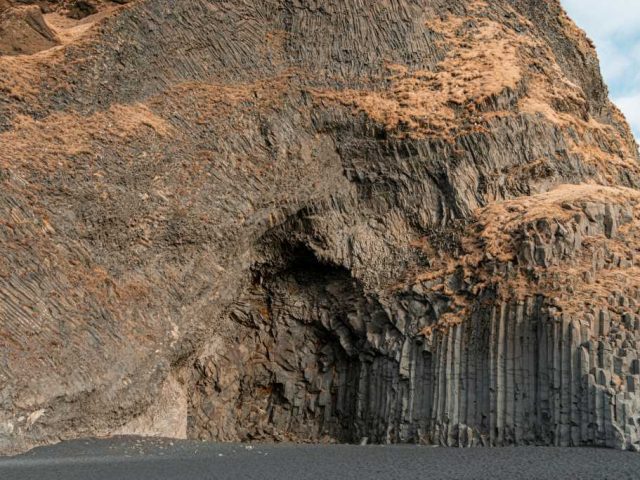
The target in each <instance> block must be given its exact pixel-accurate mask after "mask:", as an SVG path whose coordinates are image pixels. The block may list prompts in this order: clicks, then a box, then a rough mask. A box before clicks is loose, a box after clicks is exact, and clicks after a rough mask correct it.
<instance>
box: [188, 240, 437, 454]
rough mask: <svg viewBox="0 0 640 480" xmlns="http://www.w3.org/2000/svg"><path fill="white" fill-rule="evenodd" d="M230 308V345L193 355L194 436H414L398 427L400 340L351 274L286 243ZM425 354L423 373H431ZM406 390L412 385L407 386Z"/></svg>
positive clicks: (326, 438)
mask: <svg viewBox="0 0 640 480" xmlns="http://www.w3.org/2000/svg"><path fill="white" fill-rule="evenodd" d="M281 259H284V260H280V261H278V262H273V263H271V264H269V265H267V266H265V267H263V268H260V269H258V270H257V271H255V276H254V282H253V285H252V287H251V288H250V289H249V291H248V292H247V293H246V295H244V296H243V298H242V299H240V300H239V301H238V302H236V304H235V305H234V306H233V308H232V309H231V311H230V312H229V318H230V319H231V320H232V321H233V322H234V325H235V326H236V327H237V332H236V334H235V338H234V340H233V341H230V342H218V343H214V344H212V345H211V346H210V348H209V349H208V351H206V352H205V353H204V354H203V355H202V356H201V357H200V358H199V360H198V361H197V362H196V364H195V368H194V370H193V374H194V378H193V384H194V387H193V389H192V393H191V398H190V415H189V433H190V436H191V437H195V438H200V439H207V440H218V441H238V440H240V441H247V440H283V441H286V440H289V441H339V442H357V441H360V439H361V438H362V437H368V438H369V439H370V441H372V442H387V441H398V440H400V437H404V438H413V439H415V440H417V439H418V438H417V437H419V436H420V435H419V432H417V431H412V432H408V431H404V432H400V431H399V430H401V429H403V428H404V429H405V430H406V429H414V430H415V429H419V424H415V425H408V426H406V427H402V426H399V425H400V423H401V422H396V421H394V419H399V417H400V416H401V415H402V414H403V412H401V411H400V410H401V409H402V402H399V401H398V399H399V398H400V397H401V396H402V395H401V393H402V392H401V389H402V388H405V387H406V385H407V384H408V382H406V381H405V380H406V379H403V378H402V377H401V375H400V373H401V368H399V367H400V357H399V355H400V352H401V351H402V347H403V342H404V337H403V335H402V334H401V333H400V331H399V330H398V329H397V327H396V326H394V325H393V323H392V322H391V321H390V319H389V316H388V314H387V313H386V312H385V311H384V309H383V307H382V306H381V305H380V303H379V302H378V301H377V300H375V299H373V298H370V297H368V296H367V295H366V294H365V292H364V291H363V288H362V286H361V285H360V284H359V283H358V281H356V280H354V279H353V278H352V277H351V275H350V274H349V272H348V271H347V270H346V269H344V268H342V267H338V266H336V265H330V264H326V263H322V262H320V261H319V260H318V259H317V258H316V257H315V255H314V254H313V253H312V252H311V251H310V250H308V249H306V248H304V247H301V246H296V247H291V246H288V247H286V248H285V249H284V250H283V254H282V255H281ZM429 362H430V355H429V354H427V353H425V354H424V355H421V362H419V363H420V364H421V365H420V367H421V368H420V372H419V373H420V374H425V375H426V374H428V372H430V371H431V369H430V365H429V364H428V363H429ZM407 388H408V387H407Z"/></svg>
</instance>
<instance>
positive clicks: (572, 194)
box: [0, 0, 640, 453]
mask: <svg viewBox="0 0 640 480" xmlns="http://www.w3.org/2000/svg"><path fill="white" fill-rule="evenodd" d="M24 3H33V4H37V5H38V6H39V7H40V8H41V11H44V12H45V13H44V16H41V14H40V13H39V12H38V11H37V8H38V7H37V6H34V5H22V4H24ZM72 3H73V2H45V1H42V2H8V1H7V0H4V5H5V7H4V10H3V11H2V12H1V13H0V54H2V56H0V86H1V88H0V212H1V214H0V451H2V452H4V453H12V452H18V451H23V450H25V449H27V448H30V447H32V446H34V445H38V444H43V443H48V442H54V441H59V440H61V439H69V438H75V437H80V436H89V435H110V434H120V433H135V434H148V435H165V436H176V437H180V436H189V437H192V438H199V439H209V440H221V441H247V440H264V441H271V440H288V441H305V442H306V441H310V442H312V441H313V442H315V441H329V442H331V441H340V442H351V441H359V440H360V439H361V438H362V437H368V438H369V440H370V441H372V442H379V443H387V442H419V443H435V444H443V445H461V446H476V445H521V444H541V445H562V446H578V445H598V446H608V447H615V448H626V449H640V438H639V435H640V425H639V421H640V383H639V382H640V357H639V354H640V314H639V311H638V310H639V306H638V305H639V302H640V275H639V273H640V270H639V268H640V265H639V263H638V262H639V261H640V260H639V259H638V258H637V253H638V251H639V249H640V191H639V190H638V188H639V187H640V166H639V164H638V160H639V159H638V149H637V145H636V144H635V141H634V139H633V137H632V135H631V133H630V131H629V128H628V126H627V124H626V122H625V120H624V118H623V117H622V115H621V113H620V112H619V111H618V110H617V109H616V108H615V107H614V106H613V105H612V104H611V103H610V101H609V100H608V96H607V89H606V86H605V85H604V84H603V81H602V78H601V76H600V73H599V67H598V60H597V57H596V54H595V51H594V49H593V46H592V45H591V43H590V41H589V40H588V39H587V38H586V36H585V35H584V34H583V33H582V32H581V31H580V30H579V29H577V28H576V26H575V25H574V24H573V23H572V22H571V20H570V19H568V18H567V16H566V15H565V13H564V12H563V10H562V8H561V7H560V5H559V2H558V1H557V0H545V1H532V0H491V1H481V0H474V1H469V0H380V1H375V2H362V1H359V0H230V1H226V2H219V1H214V0H189V1H178V2H176V1H174V0H137V1H132V2H107V1H104V2H89V3H90V4H91V5H92V7H93V8H94V9H95V12H97V13H95V14H91V15H89V16H87V17H86V18H81V19H79V18H78V17H81V16H82V15H76V14H74V13H73V12H74V11H75V10H73V8H72V7H73V6H72V5H71V4H72ZM76 3H77V2H76ZM124 3H127V4H126V5H120V4H124ZM2 4H3V3H2V0H0V5H2ZM34 9H36V10H34ZM0 10H2V8H1V7H0ZM7 18H9V19H23V20H21V21H20V22H18V21H17V20H11V21H10V22H11V23H10V25H11V28H18V29H21V32H22V33H21V34H20V35H16V34H12V33H10V34H8V35H9V37H7V34H5V33H4V32H6V31H7V30H3V28H5V27H4V25H7V23H5V22H6V20H5V19H7ZM24 19H26V20H24ZM41 19H42V20H41ZM36 34H37V35H36ZM38 35H39V36H38ZM7 38H10V42H9V43H7ZM42 39H44V40H42ZM5 45H9V47H7V48H5Z"/></svg>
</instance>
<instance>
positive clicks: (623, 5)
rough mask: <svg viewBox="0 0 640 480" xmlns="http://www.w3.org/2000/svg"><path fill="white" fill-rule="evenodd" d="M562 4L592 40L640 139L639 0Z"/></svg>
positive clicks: (583, 0)
mask: <svg viewBox="0 0 640 480" xmlns="http://www.w3.org/2000/svg"><path fill="white" fill-rule="evenodd" d="M562 4H563V5H564V7H565V8H566V10H567V11H568V12H569V15H570V16H571V18H573V20H574V21H575V22H576V23H577V24H578V25H579V26H580V27H582V28H583V29H584V30H585V31H586V32H587V35H589V37H591V39H592V40H593V41H594V42H595V44H596V48H597V49H598V56H599V57H600V63H601V66H602V74H603V76H604V78H605V81H606V82H607V83H608V84H609V87H610V90H611V95H612V97H613V98H614V99H615V100H614V101H615V102H616V104H617V105H618V106H619V107H620V109H621V110H622V111H623V113H624V114H625V116H626V117H627V120H628V121H629V123H630V124H631V127H632V128H633V130H634V133H635V135H636V138H638V139H640V0H562ZM639 143H640V142H639Z"/></svg>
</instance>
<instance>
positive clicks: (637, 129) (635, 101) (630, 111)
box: [614, 92, 640, 143]
mask: <svg viewBox="0 0 640 480" xmlns="http://www.w3.org/2000/svg"><path fill="white" fill-rule="evenodd" d="M614 101H615V102H616V105H618V106H619V107H620V109H621V110H622V111H623V112H624V114H625V116H626V117H627V120H628V121H629V123H630V124H631V127H632V128H633V130H634V133H635V135H636V138H638V139H640V92H638V93H636V94H634V95H631V96H629V97H622V98H616V99H615V100H614ZM639 143H640V142H639Z"/></svg>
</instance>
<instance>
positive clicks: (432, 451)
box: [0, 438, 640, 480]
mask: <svg viewBox="0 0 640 480" xmlns="http://www.w3.org/2000/svg"><path fill="white" fill-rule="evenodd" d="M0 478H1V479H2V480H14V479H16V480H17V479H20V480H28V479H38V480H53V479H66V480H89V479H92V480H93V479H95V480H125V479H136V480H141V479H153V480H174V479H175V480H178V479H180V480H182V479H216V480H217V479H260V480H269V479H278V480H281V479H285V480H297V479H328V478H336V479H356V478H357V479H360V478H363V479H364V478H366V479H402V480H409V479H474V480H475V479H485V478H486V479H492V480H498V479H505V480H512V479H517V480H522V479H553V480H556V479H580V480H584V479H615V480H622V479H637V478H640V454H637V453H631V452H622V451H616V450H605V449H595V448H575V449H569V448H546V447H510V448H491V449H490V448H477V449H453V448H440V447H421V446H367V447H360V446H352V445H323V446H307V445H289V444H280V445H261V444H257V445H238V444H224V445H223V444H212V443H199V442H193V441H174V440H158V439H138V438H116V439H111V440H79V441H74V442H68V443H63V444H59V445H56V446H52V447H42V448H38V449H35V450H32V451H31V452H29V453H27V454H24V455H21V456H17V457H12V458H2V459H0Z"/></svg>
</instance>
